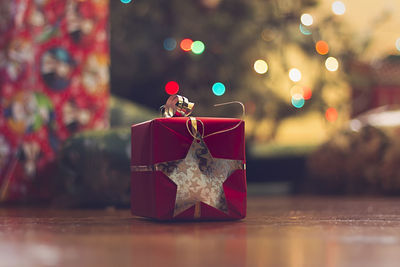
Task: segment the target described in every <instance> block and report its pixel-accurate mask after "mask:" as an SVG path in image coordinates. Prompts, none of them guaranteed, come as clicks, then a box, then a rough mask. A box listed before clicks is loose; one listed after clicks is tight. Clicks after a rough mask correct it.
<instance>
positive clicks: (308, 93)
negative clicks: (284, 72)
mask: <svg viewBox="0 0 400 267" xmlns="http://www.w3.org/2000/svg"><path fill="white" fill-rule="evenodd" d="M303 97H304V100H309V99H311V97H312V91H311V88H309V87H303Z"/></svg>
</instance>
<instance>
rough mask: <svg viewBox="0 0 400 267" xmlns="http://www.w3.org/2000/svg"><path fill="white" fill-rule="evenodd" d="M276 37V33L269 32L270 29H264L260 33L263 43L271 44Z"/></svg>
mask: <svg viewBox="0 0 400 267" xmlns="http://www.w3.org/2000/svg"><path fill="white" fill-rule="evenodd" d="M275 37H276V32H275V31H273V30H271V29H264V30H263V31H262V32H261V38H262V39H263V40H264V41H265V42H271V41H272V40H274V39H275Z"/></svg>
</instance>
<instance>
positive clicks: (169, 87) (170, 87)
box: [165, 81, 179, 95]
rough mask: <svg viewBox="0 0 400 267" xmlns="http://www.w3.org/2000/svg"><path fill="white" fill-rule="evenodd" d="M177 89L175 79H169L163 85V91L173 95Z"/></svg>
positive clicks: (177, 85)
mask: <svg viewBox="0 0 400 267" xmlns="http://www.w3.org/2000/svg"><path fill="white" fill-rule="evenodd" d="M178 91H179V84H178V83H177V82H175V81H169V82H167V84H166V85H165V92H167V94H169V95H175V94H177V93H178Z"/></svg>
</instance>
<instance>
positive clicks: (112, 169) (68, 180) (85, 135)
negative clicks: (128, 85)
mask: <svg viewBox="0 0 400 267" xmlns="http://www.w3.org/2000/svg"><path fill="white" fill-rule="evenodd" d="M109 111H110V126H111V128H110V129H108V130H89V131H84V132H81V133H78V134H75V135H73V136H71V137H69V138H68V139H67V140H66V141H65V142H64V143H63V145H62V147H61V150H60V151H59V153H58V154H59V155H58V158H59V164H58V174H57V175H56V177H55V179H54V180H55V182H56V189H57V194H56V196H55V197H54V199H53V200H52V204H53V205H54V206H56V207H68V208H73V207H106V206H118V207H129V205H130V177H131V173H130V168H129V162H130V157H131V151H130V149H131V138H130V135H131V134H130V129H129V127H130V125H131V124H132V123H140V122H143V121H146V120H150V119H153V118H155V117H156V116H157V113H156V112H152V111H151V110H149V109H147V108H145V107H142V106H140V105H138V104H134V103H132V102H129V101H127V100H125V99H121V98H118V97H115V96H111V97H110V109H109Z"/></svg>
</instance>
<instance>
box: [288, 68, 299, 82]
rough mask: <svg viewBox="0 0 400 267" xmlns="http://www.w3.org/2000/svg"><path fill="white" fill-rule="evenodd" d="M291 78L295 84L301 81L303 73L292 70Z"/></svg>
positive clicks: (290, 72) (290, 71)
mask: <svg viewBox="0 0 400 267" xmlns="http://www.w3.org/2000/svg"><path fill="white" fill-rule="evenodd" d="M289 78H290V80H292V81H293V82H298V81H300V80H301V72H300V70H299V69H296V68H292V69H290V70H289Z"/></svg>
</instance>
